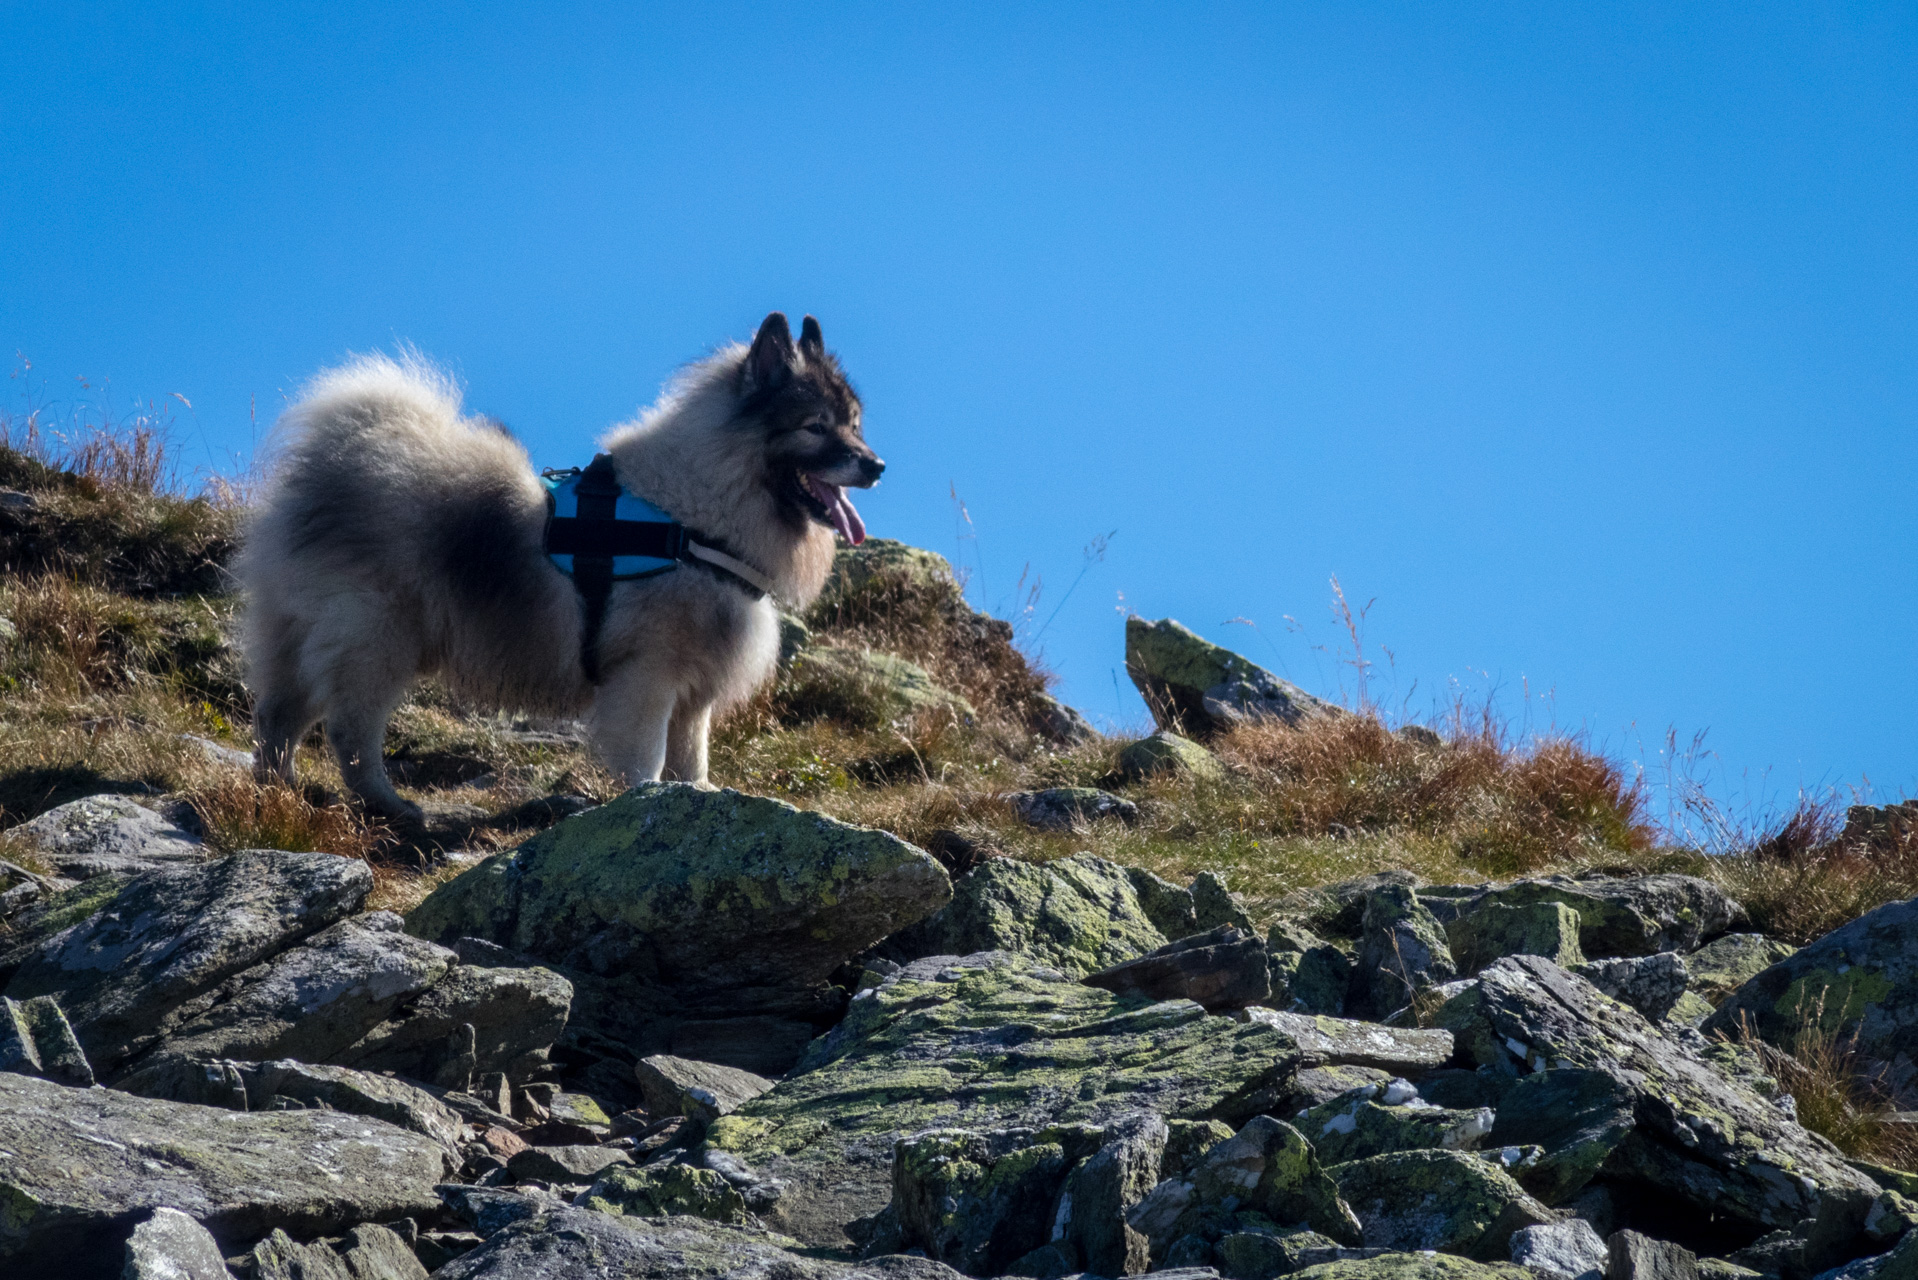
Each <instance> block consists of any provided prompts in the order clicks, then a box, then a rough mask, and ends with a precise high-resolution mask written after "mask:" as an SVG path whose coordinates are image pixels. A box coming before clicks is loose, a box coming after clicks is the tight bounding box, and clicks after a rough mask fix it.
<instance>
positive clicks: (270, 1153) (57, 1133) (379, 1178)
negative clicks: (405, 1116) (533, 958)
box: [0, 1074, 447, 1280]
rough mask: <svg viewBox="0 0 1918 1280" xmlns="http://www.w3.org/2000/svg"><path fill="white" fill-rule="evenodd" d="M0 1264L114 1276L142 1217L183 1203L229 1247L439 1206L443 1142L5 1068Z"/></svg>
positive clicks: (0, 1096) (369, 1125) (361, 1123)
mask: <svg viewBox="0 0 1918 1280" xmlns="http://www.w3.org/2000/svg"><path fill="white" fill-rule="evenodd" d="M0 1151H5V1152H6V1153H7V1156H6V1158H5V1159H3V1160H0V1204H5V1205H6V1206H7V1208H6V1212H5V1213H0V1272H4V1273H5V1274H6V1275H8V1276H10V1277H16V1276H17V1277H19V1278H20V1280H33V1278H34V1277H57V1278H58V1280H66V1278H67V1277H72V1276H90V1275H112V1274H116V1273H117V1271H118V1269H119V1267H120V1264H121V1254H122V1248H123V1246H124V1243H125V1242H126V1240H127V1238H128V1237H129V1236H130V1235H131V1234H132V1232H133V1229H134V1227H135V1225H136V1224H137V1223H139V1222H140V1221H142V1220H143V1219H145V1218H146V1217H147V1216H148V1215H149V1214H151V1213H152V1212H153V1210H155V1209H157V1208H161V1207H167V1208H174V1209H179V1210H180V1211H182V1212H183V1213H186V1214H187V1215H188V1216H190V1217H192V1218H193V1219H194V1220H195V1221H197V1222H199V1223H201V1224H202V1225H203V1226H205V1227H206V1228H207V1229H208V1230H209V1231H211V1232H212V1233H213V1236H214V1238H215V1239H216V1240H218V1241H219V1243H220V1246H221V1248H222V1249H223V1250H224V1251H225V1252H226V1253H228V1254H231V1253H234V1252H238V1251H240V1250H243V1249H245V1248H246V1247H247V1246H249V1245H251V1244H252V1243H253V1242H254V1241H255V1240H258V1239H260V1238H261V1237H263V1236H265V1235H266V1234H267V1233H268V1232H270V1231H272V1230H274V1229H275V1228H284V1229H285V1230H286V1231H288V1232H290V1233H292V1234H294V1235H296V1236H300V1237H310V1236H314V1235H319V1234H323V1233H326V1232H334V1231H339V1230H342V1229H344V1228H346V1227H349V1226H351V1225H353V1224H355V1223H359V1222H368V1221H379V1220H392V1219H397V1218H402V1217H423V1216H426V1215H428V1214H433V1213H436V1212H437V1211H438V1209H439V1203H440V1202H439V1197H438V1196H437V1195H436V1194H435V1192H434V1189H433V1188H434V1184H435V1183H437V1182H438V1181H439V1180H440V1179H441V1177H442V1175H443V1172H444V1170H445V1168H446V1163H447V1161H446V1156H445V1153H444V1152H443V1151H442V1149H441V1148H440V1146H439V1144H438V1143H436V1142H434V1141H433V1140H432V1139H430V1138H426V1137H423V1136H421V1135H420V1134H416V1133H410V1132H408V1131H407V1130H405V1129H400V1128H397V1127H395V1126H393V1125H389V1124H386V1123H384V1122H382V1121H379V1120H375V1119H371V1118H369V1117H366V1116H355V1115H348V1114H345V1113H343V1112H338V1111H319V1110H312V1111H276V1112H268V1113H263V1114H251V1113H242V1112H234V1111H224V1110H218V1109H215V1108H211V1107H198V1106H192V1105H188V1104H183V1103H177V1102H162V1101H155V1100H153V1099H149V1098H136V1097H133V1096H132V1095H130V1094H125V1093H120V1092H118V1091H116V1090H112V1089H70V1088H66V1087H64V1086H61V1085H57V1084H51V1083H48V1082H47V1081H44V1080H30V1079H28V1078H26V1077H24V1076H15V1075H5V1074H0Z"/></svg>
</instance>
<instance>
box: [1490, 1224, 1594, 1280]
mask: <svg viewBox="0 0 1918 1280" xmlns="http://www.w3.org/2000/svg"><path fill="white" fill-rule="evenodd" d="M1609 1256H1610V1254H1609V1252H1608V1251H1607V1249H1606V1247H1605V1241H1604V1240H1603V1239H1602V1238H1601V1237H1600V1236H1599V1234H1598V1232H1596V1231H1594V1230H1593V1229H1592V1224H1591V1223H1589V1222H1587V1221H1585V1220H1584V1219H1583V1218H1567V1219H1566V1220H1565V1221H1563V1222H1551V1223H1547V1224H1545V1225H1544V1226H1539V1227H1526V1228H1525V1229H1524V1230H1523V1231H1519V1232H1515V1233H1514V1234H1513V1236H1512V1261H1513V1262H1516V1263H1518V1264H1519V1265H1520V1266H1522V1267H1528V1268H1530V1269H1531V1270H1533V1271H1535V1272H1538V1273H1539V1275H1540V1276H1541V1278H1542V1280H1604V1275H1605V1263H1606V1260H1607V1258H1608V1257H1609Z"/></svg>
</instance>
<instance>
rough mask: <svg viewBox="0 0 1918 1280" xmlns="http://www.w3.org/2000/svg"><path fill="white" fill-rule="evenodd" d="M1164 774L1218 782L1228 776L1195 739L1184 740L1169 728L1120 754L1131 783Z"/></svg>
mask: <svg viewBox="0 0 1918 1280" xmlns="http://www.w3.org/2000/svg"><path fill="white" fill-rule="evenodd" d="M1162 773H1166V774H1176V775H1179V776H1181V777H1188V778H1194V779H1197V780H1199V781H1202V782H1216V781H1218V780H1220V779H1222V778H1224V777H1225V766H1224V765H1222V764H1220V763H1219V758H1218V757H1217V756H1215V755H1213V754H1212V753H1211V752H1210V751H1207V750H1206V749H1205V748H1204V747H1202V746H1200V745H1199V744H1198V743H1196V742H1194V741H1192V739H1190V738H1183V737H1180V736H1179V735H1178V734H1176V733H1173V732H1172V731H1171V730H1169V729H1163V730H1160V731H1159V732H1158V733H1155V734H1153V735H1152V736H1151V737H1150V738H1141V739H1139V740H1138V741H1137V742H1134V743H1132V744H1131V745H1129V746H1127V747H1126V749H1125V750H1123V751H1121V752H1120V753H1119V774H1120V776H1121V777H1123V778H1125V779H1126V780H1127V781H1129V782H1138V781H1141V780H1143V779H1145V778H1156V777H1158V776H1159V775H1160V774H1162Z"/></svg>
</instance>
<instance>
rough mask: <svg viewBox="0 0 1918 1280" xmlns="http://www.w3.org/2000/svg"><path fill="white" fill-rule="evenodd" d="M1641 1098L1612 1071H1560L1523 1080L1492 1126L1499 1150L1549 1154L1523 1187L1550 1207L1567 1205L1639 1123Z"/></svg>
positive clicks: (1532, 1167) (1529, 1170) (1525, 1176)
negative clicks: (1522, 1149)
mask: <svg viewBox="0 0 1918 1280" xmlns="http://www.w3.org/2000/svg"><path fill="white" fill-rule="evenodd" d="M1637 1100H1638V1098H1637V1093H1636V1091H1635V1090H1634V1089H1633V1087H1632V1085H1631V1084H1630V1083H1628V1082H1627V1081H1626V1080H1624V1079H1622V1078H1621V1077H1619V1076H1618V1075H1616V1074H1613V1073H1609V1072H1606V1071H1584V1070H1580V1069H1579V1068H1577V1067H1557V1068H1550V1069H1547V1070H1544V1071H1539V1072H1536V1073H1534V1074H1532V1075H1528V1076H1525V1077H1523V1078H1521V1079H1519V1080H1518V1081H1517V1082H1516V1083H1515V1084H1514V1085H1513V1086H1512V1087H1511V1088H1510V1089H1508V1090H1506V1091H1505V1092H1504V1094H1503V1096H1502V1097H1501V1098H1500V1099H1499V1104H1498V1117H1497V1119H1496V1121H1495V1122H1494V1123H1493V1125H1492V1135H1491V1145H1493V1146H1495V1147H1508V1146H1527V1145H1535V1146H1538V1147H1542V1148H1543V1149H1544V1154H1543V1155H1542V1156H1540V1158H1539V1159H1537V1160H1535V1161H1532V1162H1531V1163H1530V1164H1529V1165H1528V1166H1527V1167H1526V1168H1524V1169H1522V1170H1520V1171H1519V1172H1518V1174H1517V1177H1518V1180H1519V1182H1520V1183H1521V1184H1522V1185H1523V1186H1524V1187H1525V1189H1526V1190H1527V1191H1530V1192H1531V1193H1532V1194H1533V1195H1535V1196H1537V1197H1538V1198H1539V1199H1541V1200H1543V1201H1544V1202H1545V1203H1546V1204H1549V1205H1562V1204H1565V1203H1567V1202H1569V1201H1570V1200H1571V1198H1572V1197H1573V1196H1575V1195H1577V1194H1578V1193H1579V1192H1580V1191H1582V1190H1584V1188H1585V1186H1586V1184H1587V1183H1589V1182H1590V1181H1591V1180H1592V1178H1593V1177H1594V1176H1596V1175H1597V1173H1598V1171H1599V1169H1600V1168H1601V1167H1602V1166H1603V1165H1604V1163H1605V1161H1606V1159H1607V1158H1608V1157H1609V1156H1610V1155H1611V1153H1612V1152H1613V1151H1614V1150H1615V1149H1617V1147H1618V1145H1619V1144H1620V1143H1621V1142H1623V1141H1624V1140H1625V1139H1626V1138H1627V1137H1629V1136H1630V1135H1631V1132H1632V1129H1633V1127H1634V1125H1635V1124H1636V1123H1637V1121H1636V1119H1635V1113H1636V1109H1637Z"/></svg>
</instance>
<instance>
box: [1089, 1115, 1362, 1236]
mask: <svg viewBox="0 0 1918 1280" xmlns="http://www.w3.org/2000/svg"><path fill="white" fill-rule="evenodd" d="M1335 1178H1336V1173H1334V1174H1333V1176H1327V1171H1326V1170H1323V1169H1321V1168H1320V1167H1319V1161H1318V1158H1317V1157H1316V1156H1315V1155H1314V1154H1313V1152H1312V1144H1311V1143H1309V1142H1307V1141H1306V1140H1305V1138H1304V1136H1303V1135H1301V1134H1300V1133H1299V1131H1298V1130H1297V1129H1294V1128H1293V1127H1292V1126H1291V1125H1288V1124H1286V1123H1284V1122H1283V1121H1279V1120H1274V1119H1273V1118H1272V1117H1270V1116H1255V1117H1254V1118H1253V1119H1251V1120H1249V1121H1247V1122H1246V1124H1245V1126H1244V1127H1243V1128H1241V1129H1240V1130H1239V1131H1238V1133H1236V1134H1234V1135H1233V1136H1232V1137H1231V1138H1228V1139H1226V1140H1225V1141H1224V1142H1220V1143H1218V1144H1216V1145H1214V1146H1213V1147H1211V1148H1210V1149H1209V1150H1208V1151H1207V1152H1206V1153H1205V1155H1204V1156H1203V1157H1202V1158H1201V1159H1200V1160H1199V1162H1198V1164H1197V1165H1196V1166H1194V1168H1193V1169H1192V1171H1191V1175H1190V1177H1189V1178H1180V1179H1166V1180H1165V1181H1162V1182H1160V1183H1159V1185H1158V1186H1156V1187H1154V1188H1153V1189H1152V1191H1151V1192H1150V1193H1149V1194H1147V1195H1146V1196H1145V1198H1144V1199H1142V1200H1140V1201H1139V1202H1138V1203H1137V1204H1135V1205H1134V1206H1133V1207H1132V1209H1131V1211H1130V1212H1129V1213H1127V1215H1126V1221H1127V1222H1128V1223H1130V1224H1131V1226H1132V1227H1133V1229H1134V1230H1136V1231H1138V1232H1140V1233H1141V1234H1143V1235H1145V1236H1146V1237H1147V1238H1148V1239H1149V1240H1151V1242H1152V1252H1153V1254H1154V1255H1155V1256H1158V1257H1165V1256H1166V1251H1167V1250H1168V1249H1169V1248H1170V1246H1171V1245H1172V1244H1173V1243H1174V1242H1176V1241H1178V1240H1180V1239H1182V1238H1184V1237H1186V1236H1193V1235H1196V1236H1199V1237H1201V1238H1204V1239H1209V1240H1215V1239H1217V1238H1218V1237H1219V1236H1220V1235H1222V1234H1224V1232H1225V1230H1227V1229H1228V1228H1229V1226H1230V1224H1231V1223H1232V1222H1233V1221H1234V1218H1233V1215H1234V1213H1235V1212H1236V1211H1238V1210H1240V1209H1251V1210H1254V1211H1256V1212H1258V1213H1261V1214H1263V1215H1265V1216H1266V1217H1267V1218H1269V1219H1271V1220H1272V1221H1273V1222H1279V1223H1301V1224H1303V1225H1304V1226H1306V1227H1309V1228H1310V1229H1311V1230H1313V1231H1317V1232H1319V1233H1320V1234H1321V1235H1325V1236H1328V1237H1330V1238H1331V1239H1333V1240H1335V1241H1338V1242H1340V1243H1343V1244H1358V1243H1359V1242H1360V1240H1359V1236H1360V1223H1359V1219H1357V1218H1355V1217H1354V1216H1353V1210H1352V1209H1351V1208H1349V1207H1347V1205H1346V1203H1345V1201H1344V1200H1342V1199H1341V1198H1340V1193H1339V1191H1338V1188H1337V1186H1336V1185H1335Z"/></svg>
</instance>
